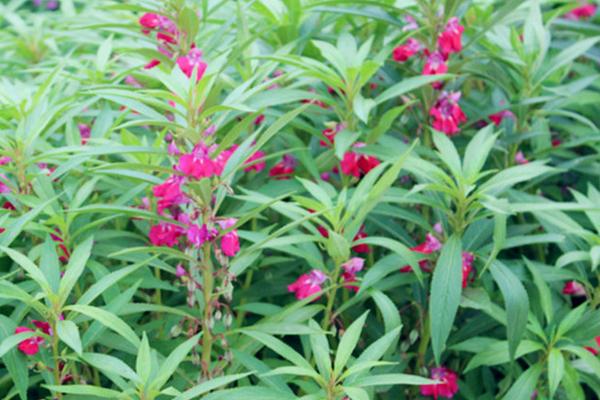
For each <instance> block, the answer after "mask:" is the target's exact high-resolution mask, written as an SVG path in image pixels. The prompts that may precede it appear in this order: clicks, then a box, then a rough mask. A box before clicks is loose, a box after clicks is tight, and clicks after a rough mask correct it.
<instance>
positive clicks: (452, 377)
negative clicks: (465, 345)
mask: <svg viewBox="0 0 600 400" xmlns="http://www.w3.org/2000/svg"><path fill="white" fill-rule="evenodd" d="M431 379H435V380H436V381H440V382H441V383H436V384H433V385H421V395H422V396H433V398H434V399H436V400H437V398H438V397H445V398H447V399H451V398H453V397H454V395H455V394H456V393H457V392H458V376H457V375H456V372H454V371H452V370H450V369H448V368H445V367H440V368H432V369H431Z"/></svg>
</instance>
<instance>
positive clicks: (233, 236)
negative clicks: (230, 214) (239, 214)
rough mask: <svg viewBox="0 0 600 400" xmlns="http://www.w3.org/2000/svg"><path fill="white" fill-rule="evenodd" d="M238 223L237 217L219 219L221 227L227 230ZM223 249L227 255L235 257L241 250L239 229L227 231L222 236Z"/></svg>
mask: <svg viewBox="0 0 600 400" xmlns="http://www.w3.org/2000/svg"><path fill="white" fill-rule="evenodd" d="M236 223H237V219H235V218H227V219H224V220H221V221H218V224H219V226H220V227H221V229H223V230H226V229H229V228H231V227H232V226H234V225H235V224H236ZM221 251H222V252H223V254H225V255H226V256H227V257H233V256H235V255H236V254H237V252H238V251H240V239H239V236H238V233H237V230H235V229H233V230H231V231H229V232H227V233H226V234H225V235H223V237H222V238H221Z"/></svg>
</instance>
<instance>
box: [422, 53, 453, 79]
mask: <svg viewBox="0 0 600 400" xmlns="http://www.w3.org/2000/svg"><path fill="white" fill-rule="evenodd" d="M446 72H448V65H447V64H446V58H445V57H444V55H443V54H442V53H440V52H439V51H434V52H433V53H431V54H429V55H428V56H427V59H426V60H425V66H424V67H423V73H422V74H423V75H439V74H445V73H446Z"/></svg>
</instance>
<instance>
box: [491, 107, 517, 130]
mask: <svg viewBox="0 0 600 400" xmlns="http://www.w3.org/2000/svg"><path fill="white" fill-rule="evenodd" d="M488 118H489V119H490V121H492V122H493V123H494V125H496V126H500V124H501V123H502V120H503V119H504V118H512V119H515V114H513V113H512V111H510V110H502V111H500V112H497V113H495V114H491V115H489V116H488Z"/></svg>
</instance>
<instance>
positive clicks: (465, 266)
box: [462, 251, 475, 289]
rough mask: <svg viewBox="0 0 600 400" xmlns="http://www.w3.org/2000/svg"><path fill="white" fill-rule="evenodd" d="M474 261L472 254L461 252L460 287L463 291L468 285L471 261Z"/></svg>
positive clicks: (471, 266) (471, 267) (471, 268)
mask: <svg viewBox="0 0 600 400" xmlns="http://www.w3.org/2000/svg"><path fill="white" fill-rule="evenodd" d="M474 260H475V256H473V253H469V252H468V251H463V253H462V287H463V289H464V288H466V287H467V285H468V284H469V276H470V275H471V272H472V271H473V261H474Z"/></svg>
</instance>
